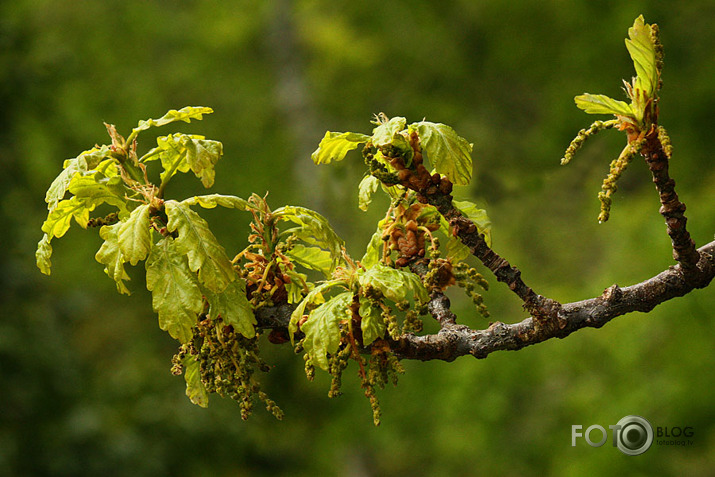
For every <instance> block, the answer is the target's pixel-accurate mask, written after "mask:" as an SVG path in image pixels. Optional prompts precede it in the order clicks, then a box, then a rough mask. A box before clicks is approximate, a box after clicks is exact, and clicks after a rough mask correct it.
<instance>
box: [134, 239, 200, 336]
mask: <svg viewBox="0 0 715 477" xmlns="http://www.w3.org/2000/svg"><path fill="white" fill-rule="evenodd" d="M145 266H146V287H147V289H148V290H149V291H151V292H152V294H151V298H152V306H153V308H154V311H155V312H156V313H157V314H158V315H159V327H161V329H162V330H165V331H168V332H169V334H170V335H171V336H172V338H174V339H177V340H179V341H180V342H181V343H186V342H188V341H189V340H190V339H191V328H192V327H193V326H195V325H196V319H197V316H198V314H199V313H200V312H201V311H202V310H203V302H202V300H201V292H200V291H199V284H198V282H197V281H196V274H195V273H194V272H193V271H192V270H191V269H190V268H189V264H188V261H187V259H186V256H185V255H184V254H183V252H181V251H180V250H179V247H178V244H177V243H176V241H174V240H173V239H171V238H168V237H167V238H163V239H162V240H160V241H159V242H158V243H156V244H155V245H154V246H153V247H152V248H151V252H150V253H149V257H148V258H147V261H146V263H145Z"/></svg>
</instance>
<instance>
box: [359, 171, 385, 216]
mask: <svg viewBox="0 0 715 477" xmlns="http://www.w3.org/2000/svg"><path fill="white" fill-rule="evenodd" d="M379 185H380V180H379V179H378V178H377V177H375V176H372V175H369V174H368V175H366V176H365V177H363V179H362V181H360V185H359V186H358V207H360V210H364V211H367V207H368V206H369V205H370V203H371V202H372V195H373V194H374V193H375V191H377V187H378V186H379Z"/></svg>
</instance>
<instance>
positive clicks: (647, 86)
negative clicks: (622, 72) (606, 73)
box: [626, 15, 658, 98]
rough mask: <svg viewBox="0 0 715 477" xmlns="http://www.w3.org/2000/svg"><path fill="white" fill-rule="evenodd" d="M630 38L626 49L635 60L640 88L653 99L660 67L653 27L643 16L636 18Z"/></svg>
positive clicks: (629, 34) (629, 32) (629, 30)
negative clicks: (657, 60)
mask: <svg viewBox="0 0 715 477" xmlns="http://www.w3.org/2000/svg"><path fill="white" fill-rule="evenodd" d="M628 37H629V38H627V39H626V48H628V53H629V54H630V55H631V59H632V60H633V66H634V67H635V70H636V75H637V78H638V79H637V82H638V86H640V87H641V88H642V89H643V90H644V91H645V92H646V94H647V95H648V97H650V98H652V97H653V96H654V95H655V91H656V89H657V85H658V67H657V63H656V51H655V43H654V40H653V35H652V32H651V26H650V25H648V24H646V23H645V20H644V19H643V15H640V16H639V17H638V18H636V20H635V22H633V26H632V27H631V28H629V29H628Z"/></svg>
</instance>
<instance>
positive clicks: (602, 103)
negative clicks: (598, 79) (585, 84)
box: [574, 93, 633, 117]
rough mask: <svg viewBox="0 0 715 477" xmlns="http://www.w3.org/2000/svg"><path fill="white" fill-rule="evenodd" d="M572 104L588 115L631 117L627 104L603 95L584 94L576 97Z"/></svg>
mask: <svg viewBox="0 0 715 477" xmlns="http://www.w3.org/2000/svg"><path fill="white" fill-rule="evenodd" d="M574 102H575V103H576V106H578V107H579V108H580V109H582V110H584V111H585V112H586V113H588V114H615V115H617V116H625V117H633V109H631V106H630V105H629V104H628V103H626V102H624V101H618V100H615V99H613V98H610V97H608V96H606V95H605V94H590V93H584V94H582V95H579V96H576V97H575V98H574Z"/></svg>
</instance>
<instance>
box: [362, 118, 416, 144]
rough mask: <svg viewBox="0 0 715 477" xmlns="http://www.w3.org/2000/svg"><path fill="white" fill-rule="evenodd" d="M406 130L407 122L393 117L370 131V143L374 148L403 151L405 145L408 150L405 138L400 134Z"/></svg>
mask: <svg viewBox="0 0 715 477" xmlns="http://www.w3.org/2000/svg"><path fill="white" fill-rule="evenodd" d="M406 128H407V120H406V119H405V118H403V117H400V116H395V117H394V118H391V119H390V120H388V121H386V122H384V123H381V124H379V125H378V126H377V127H376V128H375V129H373V130H372V139H371V142H372V144H373V145H374V146H375V147H385V146H395V147H398V148H399V149H404V148H405V144H407V148H410V144H409V141H407V138H405V136H403V135H402V134H400V133H401V132H402V131H404V130H405V129H406ZM410 149H411V148H410Z"/></svg>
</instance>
